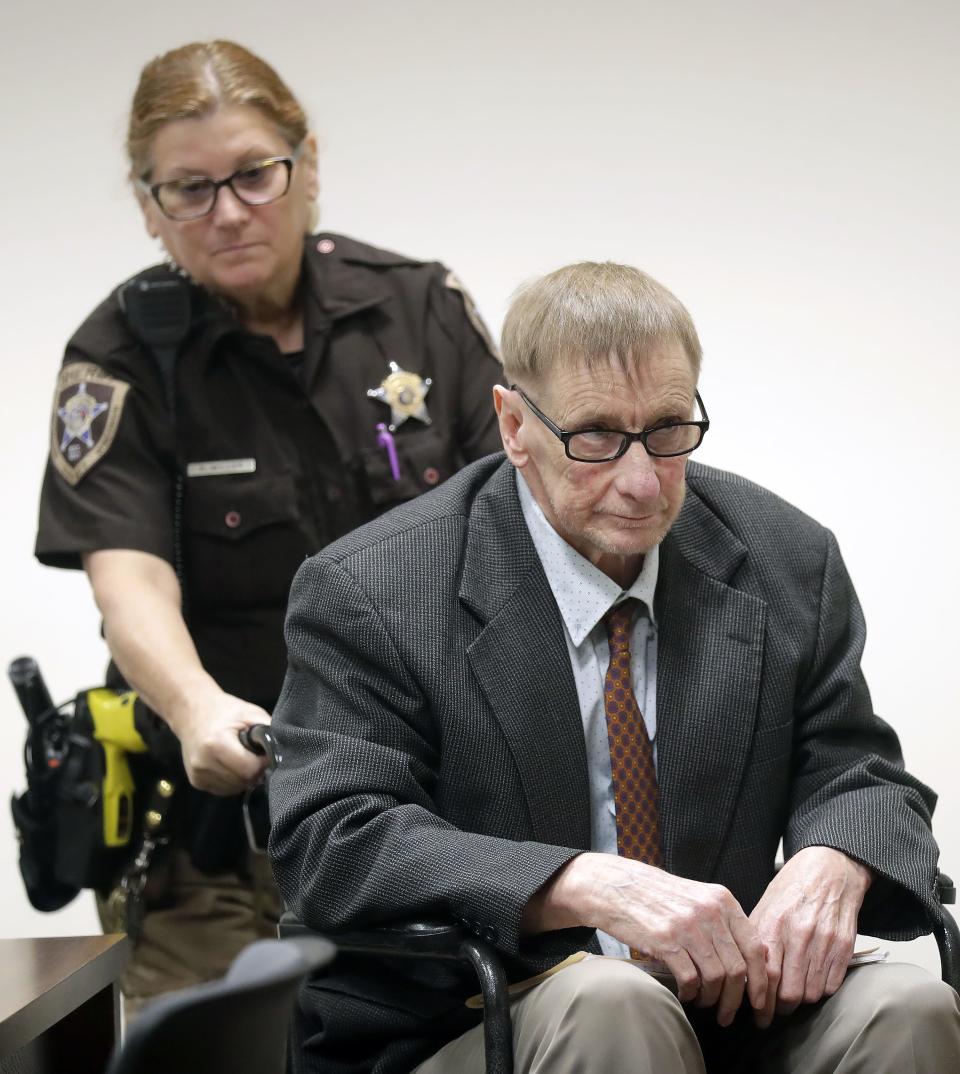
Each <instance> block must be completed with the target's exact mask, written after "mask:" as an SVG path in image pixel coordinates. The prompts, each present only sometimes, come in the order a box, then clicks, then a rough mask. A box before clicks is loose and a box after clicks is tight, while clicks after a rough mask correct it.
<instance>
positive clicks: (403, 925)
mask: <svg viewBox="0 0 960 1074" xmlns="http://www.w3.org/2000/svg"><path fill="white" fill-rule="evenodd" d="M278 931H279V934H280V937H281V939H285V938H287V937H291V936H314V935H317V933H315V932H314V931H313V930H312V929H310V928H308V927H307V926H306V925H304V924H303V923H302V922H301V921H299V920H298V919H297V918H296V917H294V916H293V915H292V914H291V913H289V911H288V912H285V913H284V914H283V916H282V917H281V918H280V924H279V927H278ZM320 935H322V936H323V938H324V939H327V940H330V942H331V943H333V944H336V947H337V950H338V951H343V952H344V953H347V952H349V953H350V954H354V955H361V956H362V955H370V956H372V957H374V958H377V957H379V958H383V957H387V956H389V957H394V958H395V957H398V956H399V957H401V958H436V959H443V960H445V961H450V962H466V963H468V964H469V965H470V966H471V967H472V969H473V971H474V973H475V974H476V976H477V980H478V981H479V984H480V992H481V994H482V995H483V1040H484V1052H485V1055H486V1068H487V1074H513V1025H512V1022H511V1018H510V1000H509V995H508V992H507V975H506V974H505V973H504V971H503V966H502V965H501V964H500V958H499V956H498V955H497V952H496V950H495V949H494V948H493V947H491V946H490V945H489V944H488V943H486V942H485V941H484V940H481V939H478V938H477V937H475V936H473V935H472V934H471V933H469V932H468V931H467V930H466V929H464V928H462V927H461V926H460V925H455V924H453V923H452V922H449V921H443V920H438V919H430V920H426V921H395V922H390V923H388V924H384V925H375V926H371V927H369V928H364V929H342V930H339V931H328V932H323V933H320Z"/></svg>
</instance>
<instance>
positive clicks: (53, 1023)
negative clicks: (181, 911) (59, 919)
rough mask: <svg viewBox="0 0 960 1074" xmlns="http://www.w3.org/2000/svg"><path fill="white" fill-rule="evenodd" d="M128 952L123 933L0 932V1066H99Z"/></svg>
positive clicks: (84, 1073)
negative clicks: (38, 935)
mask: <svg viewBox="0 0 960 1074" xmlns="http://www.w3.org/2000/svg"><path fill="white" fill-rule="evenodd" d="M129 957H130V944H129V942H128V940H127V938H126V937H125V936H54V937H45V938H43V939H35V940H0V1074H41V1072H42V1074H47V1072H49V1074H53V1072H56V1074H102V1071H103V1069H104V1067H105V1066H106V1064H107V1060H108V1059H109V1058H110V1053H111V1051H112V1050H113V1046H114V1044H115V1043H116V1041H117V1040H118V1039H119V1035H120V990H119V986H118V983H117V982H118V978H119V977H120V974H121V973H122V971H123V968H124V966H125V965H126V963H127V959H128V958H129Z"/></svg>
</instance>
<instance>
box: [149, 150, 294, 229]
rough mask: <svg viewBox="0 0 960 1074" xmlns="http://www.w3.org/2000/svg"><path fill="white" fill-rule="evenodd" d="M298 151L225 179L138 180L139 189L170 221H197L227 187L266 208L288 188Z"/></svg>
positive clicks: (241, 198)
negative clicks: (146, 194) (149, 181)
mask: <svg viewBox="0 0 960 1074" xmlns="http://www.w3.org/2000/svg"><path fill="white" fill-rule="evenodd" d="M299 155H300V150H299V148H298V149H297V150H296V151H295V152H294V153H293V155H292V156H289V157H266V158H264V159H263V160H255V161H252V162H251V163H250V164H244V166H243V167H242V168H237V170H236V171H235V172H234V173H233V174H232V175H228V176H227V177H226V179H210V178H208V177H207V176H205V175H191V176H188V177H187V178H185V179H168V180H167V181H166V182H163V183H153V184H149V183H147V182H146V181H145V180H143V179H141V180H139V185H140V187H141V189H142V190H144V191H146V192H147V193H149V194H150V196H151V197H152V198H153V200H154V201H155V202H156V203H157V205H158V206H159V207H160V212H162V213H163V215H164V216H166V217H167V218H168V219H170V220H199V219H200V217H201V216H206V215H207V214H208V213H212V212H213V207H214V206H215V205H216V204H217V195H218V194H219V193H220V190H221V188H222V187H225V186H228V187H230V189H231V191H233V196H234V197H235V198H237V199H238V200H239V201H242V202H243V203H244V205H269V204H270V202H272V201H278V200H279V199H280V198H282V197H283V195H284V194H286V192H287V191H288V190H289V189H290V177H291V174H292V172H293V162H294V161H295V160H296V159H297V157H298V156H299Z"/></svg>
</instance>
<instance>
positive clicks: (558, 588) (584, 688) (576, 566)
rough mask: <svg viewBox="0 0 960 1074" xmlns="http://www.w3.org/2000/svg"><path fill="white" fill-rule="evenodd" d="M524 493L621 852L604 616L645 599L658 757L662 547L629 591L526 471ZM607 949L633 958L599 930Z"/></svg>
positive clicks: (605, 846)
mask: <svg viewBox="0 0 960 1074" xmlns="http://www.w3.org/2000/svg"><path fill="white" fill-rule="evenodd" d="M516 475H517V492H518V493H519V495H520V506H521V508H522V510H523V518H524V521H525V522H526V524H527V529H528V530H529V531H530V538H531V540H532V541H533V546H534V548H536V550H537V555H538V556H539V557H540V562H541V563H542V564H543V570H544V573H545V574H546V576H547V582H548V583H549V585H550V589H551V590H552V592H553V596H554V599H555V600H556V602H557V607H558V608H559V609H560V617H561V619H562V620H563V634H564V638H565V640H566V643H567V652H568V653H569V655H570V665H571V667H572V668H573V678H574V682H575V683H576V687H577V698H578V700H579V702H580V718H581V719H582V721H583V737H584V741H585V743H586V748H587V767H588V773H587V774H588V778H589V781H590V830H591V848H592V849H593V850H595V851H599V852H601V853H604V854H616V853H617V824H616V812H615V808H614V804H613V782H612V777H611V775H610V745H609V741H608V739H607V721H606V716H605V714H604V707H603V681H604V679H605V678H606V674H607V665H608V664H609V663H610V646H609V643H608V641H607V629H606V627H605V626H604V623H603V617H604V616H605V615H606V614H607V612H608V611H609V610H610V609H611V608H612V607H613V606H614V605H615V604H619V603H620V602H621V601H622V600H626V599H627V598H628V597H634V598H636V599H637V600H638V601H639V602H640V610H639V612H638V614H637V618H636V622H635V624H634V628H633V638H632V640H631V643H630V674H631V676H632V680H633V692H634V696H635V697H636V698H637V703H638V704H639V705H640V711H641V712H642V714H643V720H644V723H645V724H646V727H647V734H648V735H649V736H650V741H651V742H652V743H653V758H654V764H656V758H657V737H656V736H657V621H656V617H655V613H654V607H653V598H654V593H655V591H656V588H657V572H658V570H659V566H660V550H659V548H653V549H652V550H651V551H650V552H648V553H647V554H646V555H645V556H644V558H643V567H642V569H641V571H640V574H639V575H638V577H637V579H636V581H634V583H633V585H631V586H630V588H629V589H621V588H620V586H618V585H617V583H616V582H614V581H613V580H612V579H611V578H608V577H607V576H606V575H605V574H604V573H603V571H601V570H599V569H598V568H597V567H595V566H594V565H593V564H592V563H590V561H589V560H587V559H584V557H583V556H581V555H580V553H579V552H578V551H577V550H576V549H574V548H572V547H571V546H570V545H569V544H567V542H566V541H565V540H564V539H563V538H562V537H561V536H560V535H559V534H558V533H557V531H556V530H555V529H554V528H553V527H552V526H551V525H550V523H549V522H548V521H547V519H546V517H545V516H544V513H543V511H541V509H540V506H539V505H538V504H537V502H536V500H534V498H533V494H532V493H531V492H530V489H529V487H528V485H527V482H526V480H525V479H524V477H523V475H522V473H521V472H520V471H519V470H518V471H516ZM597 937H598V938H599V940H600V946H601V948H602V950H603V953H604V954H606V955H616V956H620V957H623V958H628V957H629V955H630V952H629V949H628V948H627V946H626V945H625V944H622V943H620V941H619V940H615V939H614V938H613V937H612V936H608V935H607V934H606V933H605V932H601V931H599V930H597Z"/></svg>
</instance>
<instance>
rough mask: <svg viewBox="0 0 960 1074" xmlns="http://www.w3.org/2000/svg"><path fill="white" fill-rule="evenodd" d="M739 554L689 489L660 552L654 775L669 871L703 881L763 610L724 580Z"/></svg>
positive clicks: (742, 726)
mask: <svg viewBox="0 0 960 1074" xmlns="http://www.w3.org/2000/svg"><path fill="white" fill-rule="evenodd" d="M745 555H746V548H745V547H744V545H743V544H742V543H741V542H740V541H739V539H738V538H737V537H736V536H734V534H732V533H731V532H730V531H729V530H728V529H727V528H726V527H725V526H724V525H723V523H722V522H720V520H719V519H718V518H717V517H716V515H714V514H713V512H712V511H710V510H709V508H707V507H706V506H705V505H704V504H703V503H702V501H700V500H699V499H698V498H697V497H696V496H695V494H693V493H688V497H687V502H686V503H685V505H684V508H683V511H682V513H681V517H680V518H679V519H678V520H677V523H676V524H675V526H674V528H673V530H671V532H670V534H669V535H668V537H667V538H666V540H665V541H664V543H663V545H662V547H661V559H660V574H659V579H658V583H657V594H656V609H657V619H658V624H659V639H658V648H657V777H658V781H659V785H660V802H661V829H662V835H663V842H664V856H665V859H666V862H665V863H666V867H667V869H668V870H669V871H670V872H673V873H677V874H679V875H682V876H687V877H690V878H691V879H696V880H709V879H710V877H711V875H712V873H713V869H714V867H715V865H716V861H717V857H718V855H719V852H720V848H721V846H722V844H723V842H724V839H725V837H726V833H727V827H728V824H729V822H730V818H731V813H732V810H733V807H734V804H735V803H736V800H737V797H738V794H739V790H740V783H741V780H742V777H743V771H744V766H745V764H746V760H747V757H748V756H749V753H750V745H751V740H752V737H753V733H754V726H755V722H756V715H757V703H758V698H759V688H760V676H761V670H762V664H763V646H764V635H765V630H766V604H765V603H764V602H763V601H762V600H760V599H759V598H757V597H753V596H751V595H749V594H747V593H743V592H740V591H738V590H736V589H733V588H732V587H731V586H729V585H728V584H727V582H728V580H729V579H730V577H731V576H732V575H733V573H734V571H735V570H736V568H737V566H738V565H739V564H740V563H741V562H742V560H743V558H744V556H745Z"/></svg>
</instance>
